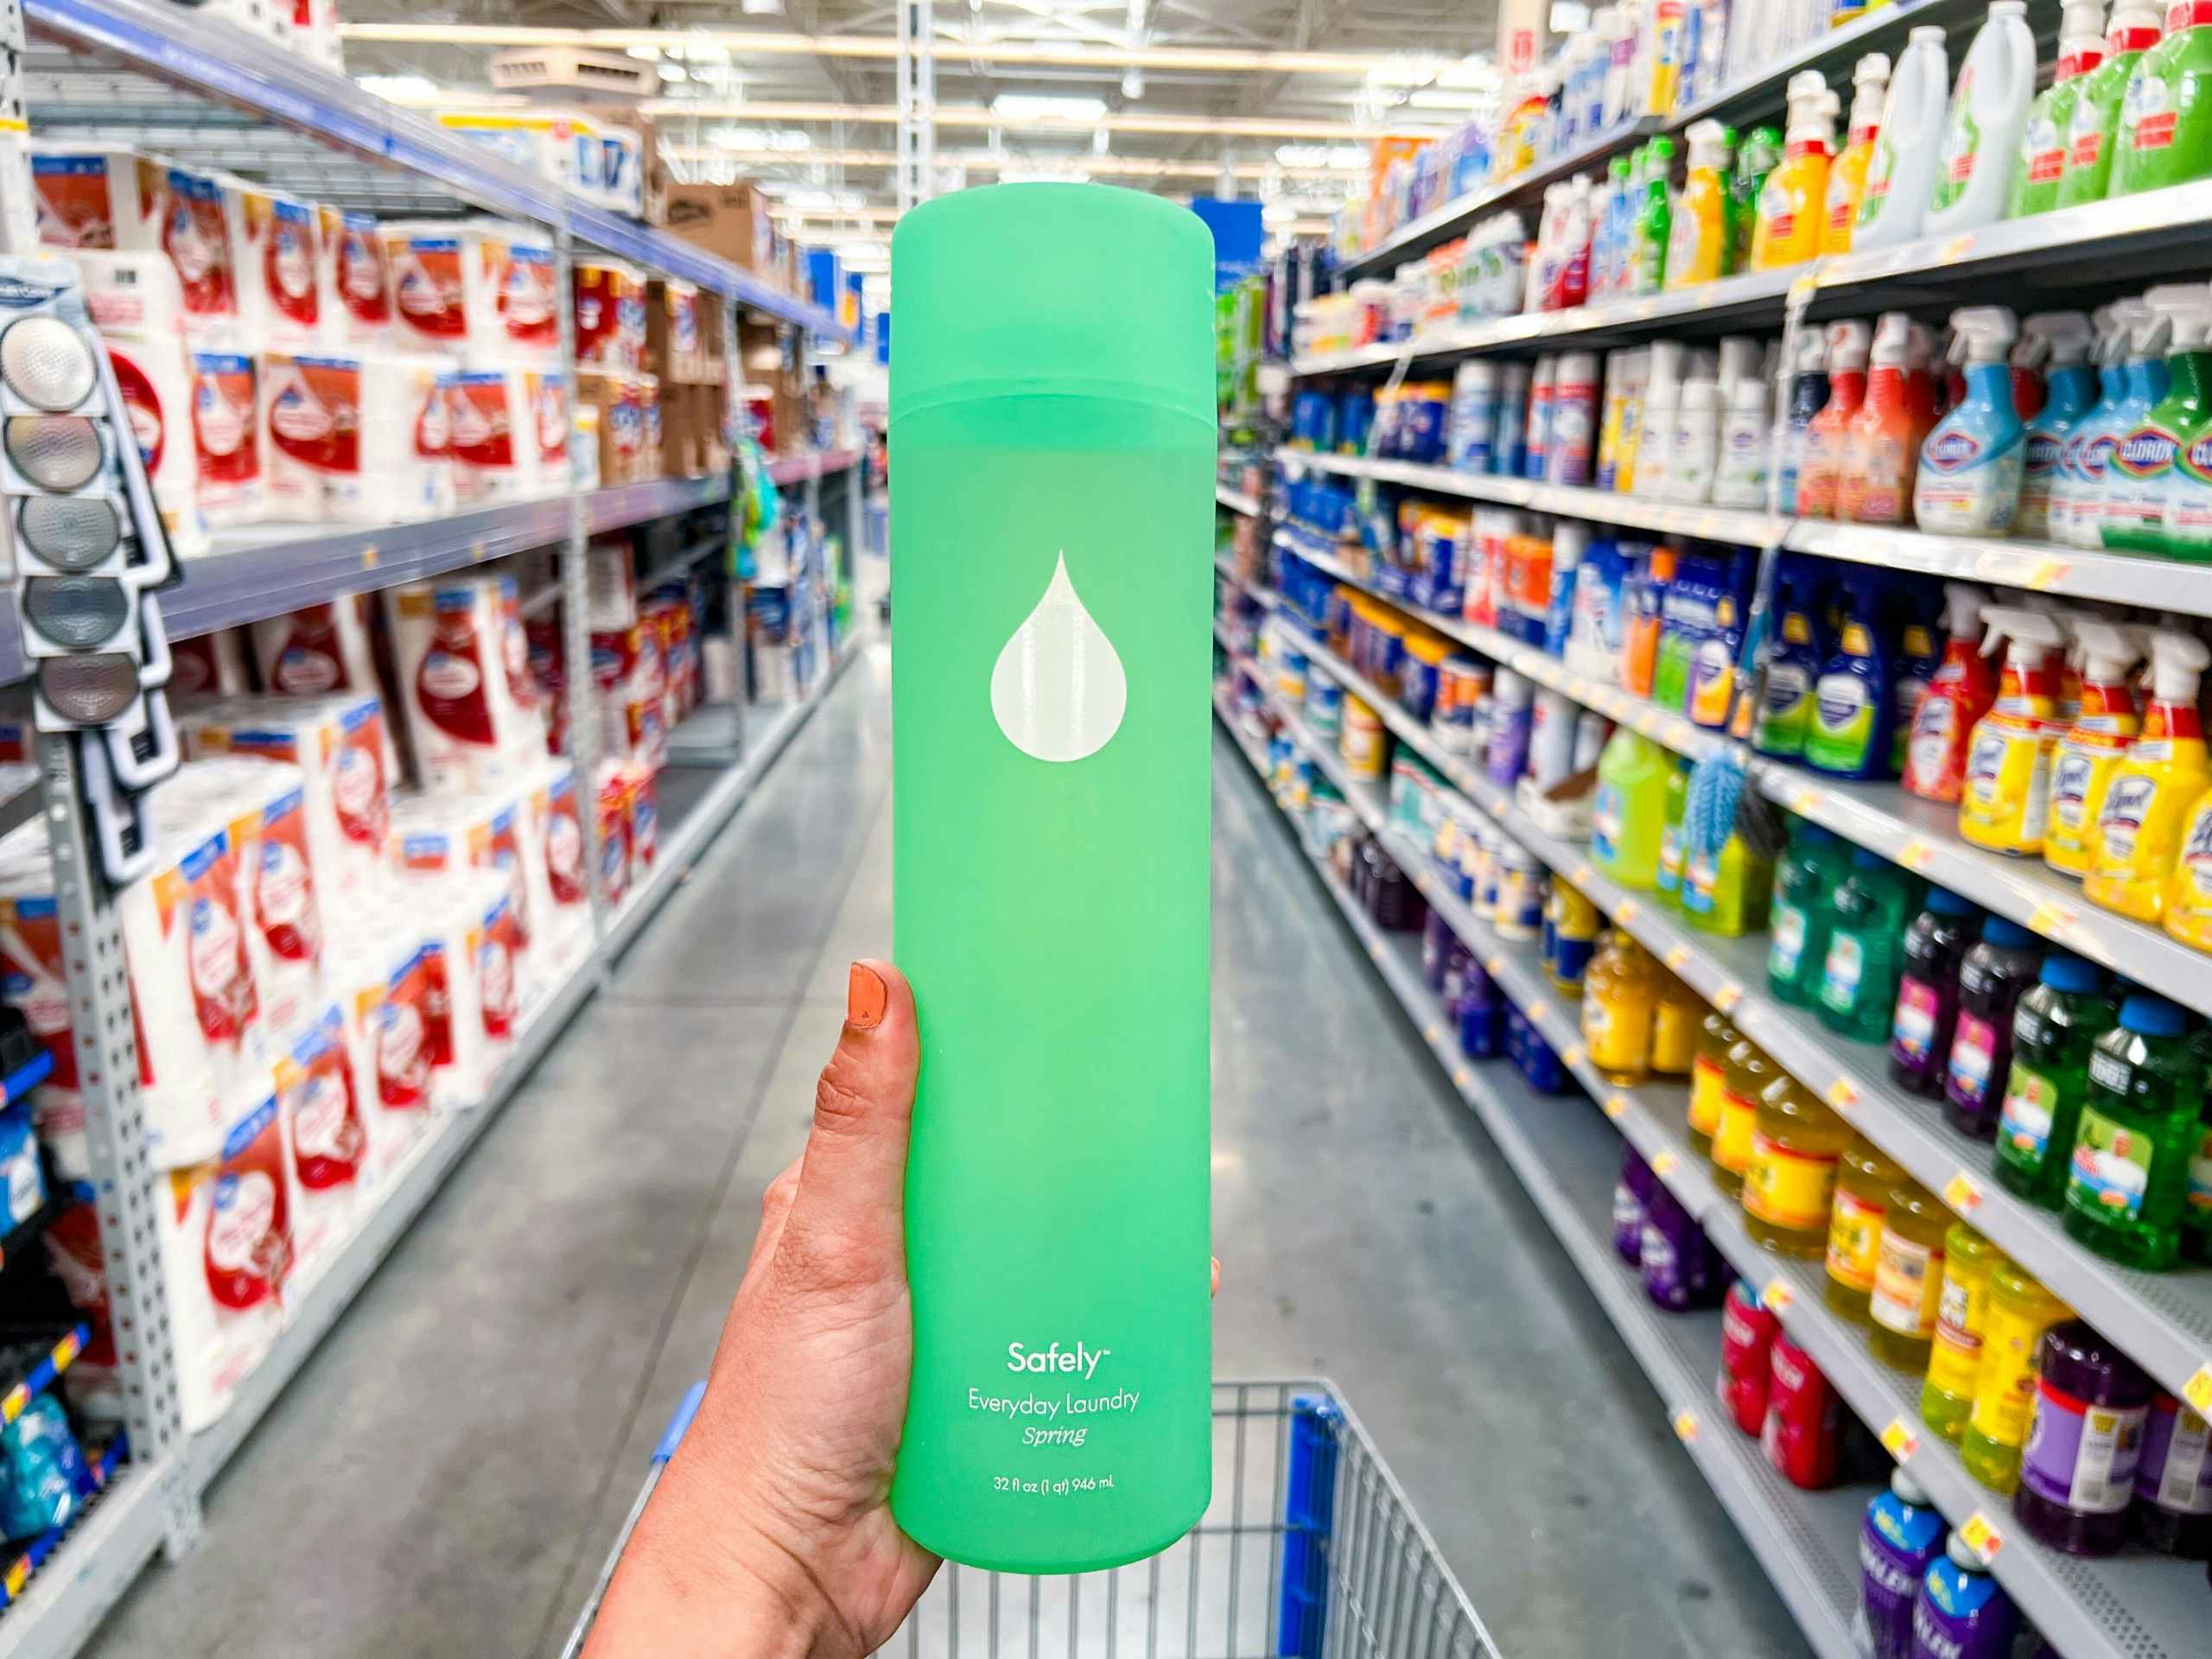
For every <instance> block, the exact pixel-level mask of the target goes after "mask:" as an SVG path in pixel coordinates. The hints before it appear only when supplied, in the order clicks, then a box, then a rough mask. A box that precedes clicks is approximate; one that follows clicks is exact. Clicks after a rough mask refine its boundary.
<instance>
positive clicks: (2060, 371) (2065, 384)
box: [2012, 311, 2097, 537]
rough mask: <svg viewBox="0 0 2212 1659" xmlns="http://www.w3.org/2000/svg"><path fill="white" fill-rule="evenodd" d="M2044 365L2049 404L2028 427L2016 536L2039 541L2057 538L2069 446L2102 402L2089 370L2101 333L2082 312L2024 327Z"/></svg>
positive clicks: (2049, 316)
mask: <svg viewBox="0 0 2212 1659" xmlns="http://www.w3.org/2000/svg"><path fill="white" fill-rule="evenodd" d="M2020 327H2021V330H2022V332H2023V334H2024V335H2025V336H2026V338H2027V340H2028V341H2029V342H2031V343H2033V344H2034V345H2036V346H2037V348H2038V351H2037V355H2038V356H2040V357H2042V358H2043V359H2044V364H2043V367H2044V403H2043V408H2042V409H2041V410H2038V411H2037V414H2036V416H2035V417H2034V418H2033V419H2032V420H2031V421H2030V422H2029V423H2028V447H2027V449H2026V452H2025V454H2024V455H2023V456H2022V460H2021V468H2020V511H2019V514H2018V517H2017V518H2014V520H2013V522H2012V529H2013V531H2015V533H2017V534H2018V535H2022V536H2033V537H2047V536H2049V535H2050V533H2051V529H2050V521H2051V498H2052V495H2053V493H2054V492H2055V491H2056V489H2057V488H2058V486H2059V482H2060V479H2061V476H2062V471H2061V463H2062V457H2063V455H2064V454H2065V451H2066V443H2067V440H2068V439H2069V437H2071V436H2072V435H2073V433H2074V431H2075V428H2077V427H2078V426H2080V425H2081V423H2082V417H2083V416H2086V415H2087V414H2088V412H2089V406H2090V404H2091V403H2092V401H2093V400H2094V398H2095V397H2096V391H2097V377H2096V373H2095V372H2094V370H2092V369H2091V368H2090V367H2089V352H2090V349H2091V348H2092V347H2093V346H2094V345H2095V344H2096V338H2097V337H2096V331H2095V329H2094V328H2093V327H2091V326H2090V322H2089V320H2088V318H2087V317H2085V316H2083V315H2082V314H2081V313H2080V312H2079V311H2055V312H2047V313H2044V315H2039V316H2033V317H2030V318H2029V319H2028V320H2027V321H2025V322H2024V323H2022V324H2021V325H2020Z"/></svg>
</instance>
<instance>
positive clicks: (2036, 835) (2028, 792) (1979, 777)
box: [1959, 605, 2066, 856]
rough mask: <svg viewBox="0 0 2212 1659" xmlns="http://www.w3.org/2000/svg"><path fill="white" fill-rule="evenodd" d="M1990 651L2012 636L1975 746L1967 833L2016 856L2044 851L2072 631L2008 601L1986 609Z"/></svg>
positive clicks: (1963, 824) (1963, 809) (1965, 812)
mask: <svg viewBox="0 0 2212 1659" xmlns="http://www.w3.org/2000/svg"><path fill="white" fill-rule="evenodd" d="M1981 614H1982V619H1983V620H1984V621H1985V622H1986V623H1987V624H1988V627H1989V638H1988V640H1987V642H1986V644H1985V645H1983V647H1982V649H1983V652H1984V653H1985V654H1986V653H1987V652H1992V651H1994V650H1995V649H1996V648H1997V645H1998V643H1999V641H2000V640H2001V641H2003V642H2005V671H2004V673H2003V674H2002V676H2001V677H1999V681H1998V690H1997V701H1996V702H1995V703H1994V704H1993V705H1992V706H1991V708H1990V710H1989V712H1988V713H1987V714H1986V715H1983V716H1982V717H1981V720H1980V722H1979V723H1978V724H1977V725H1976V726H1975V727H1974V736H1973V738H1972V739H1971V740H1970V741H1968V743H1967V777H1966V789H1965V791H1964V793H1963V794H1962V795H1961V798H1960V801H1959V833H1960V834H1961V835H1962V836H1965V837H1966V838H1967V840H1968V841H1970V842H1974V845H1975V846H1977V847H1986V848H1988V849H1991V850H1992V851H1993V852H1999V853H2011V854H2013V855H2016V856H2026V855H2034V854H2037V853H2040V852H2041V851H2042V850H2043V831H2044V823H2046V822H2048V821H2049V819H2050V752H2051V749H2052V747H2053V746H2054V745H2055V744H2056V741H2057V737H2058V728H2057V726H2056V715H2057V712H2058V700H2057V692H2058V657H2059V655H2060V654H2061V653H2062V652H2063V651H2064V650H2065V648H2066V636H2065V633H2064V632H2063V630H2062V629H2061V628H2060V626H2059V625H2058V623H2057V621H2056V619H2054V618H2052V617H2050V616H2048V615H2046V614H2045V613H2043V612H2041V611H2030V610H2024V609H2019V608H2016V607H2012V606H2005V605H1990V606H1986V607H1983V609H1982V613H1981Z"/></svg>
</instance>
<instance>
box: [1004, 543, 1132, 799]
mask: <svg viewBox="0 0 2212 1659" xmlns="http://www.w3.org/2000/svg"><path fill="white" fill-rule="evenodd" d="M1128 702H1129V683H1128V678H1127V677H1126V676H1124V675H1123V673H1122V659H1121V658H1120V657H1119V656H1118V655H1116V652H1115V650H1114V642H1113V641H1112V640H1110V639H1108V638H1107V637H1106V635H1105V632H1104V631H1103V629H1101V628H1100V627H1099V626H1098V624H1097V623H1096V622H1095V621H1093V620H1091V616H1090V612H1089V611H1087V610H1085V609H1084V605H1083V601H1082V600H1081V599H1079V598H1078V597H1077V594H1076V591H1075V584H1074V583H1073V582H1070V581H1069V580H1068V560H1067V555H1066V554H1065V553H1063V554H1061V555H1060V560H1059V563H1058V565H1057V566H1056V567H1055V568H1054V569H1053V571H1052V582H1051V583H1050V584H1049V585H1047V586H1046V589H1045V596H1044V597H1043V598H1042V599H1040V600H1039V601H1037V608H1036V609H1035V610H1033V611H1032V612H1030V613H1029V614H1028V616H1027V618H1025V619H1024V620H1023V621H1022V624H1021V626H1020V627H1018V628H1016V629H1015V630H1014V637H1013V638H1012V639H1008V640H1007V642H1006V649H1004V650H1003V651H1001V652H999V660H998V665H997V666H996V667H995V668H993V669H992V670H991V713H992V714H993V715H995V716H996V717H997V720H998V722H999V729H1000V730H1001V732H1004V733H1005V734H1006V741H1007V742H1009V743H1011V744H1013V745H1014V747H1015V748H1017V749H1020V751H1021V752H1022V753H1024V754H1026V755H1028V756H1029V757H1031V758H1032V759H1033V760H1049V761H1054V762H1065V761H1069V760H1088V759H1089V758H1090V756H1092V755H1094V754H1096V753H1098V751H1099V750H1101V749H1103V748H1104V747H1106V745H1107V744H1108V743H1109V742H1110V741H1112V740H1113V736H1114V734H1115V733H1116V732H1117V731H1119V730H1121V729H1122V714H1123V713H1124V712H1125V711H1126V710H1127V709H1128Z"/></svg>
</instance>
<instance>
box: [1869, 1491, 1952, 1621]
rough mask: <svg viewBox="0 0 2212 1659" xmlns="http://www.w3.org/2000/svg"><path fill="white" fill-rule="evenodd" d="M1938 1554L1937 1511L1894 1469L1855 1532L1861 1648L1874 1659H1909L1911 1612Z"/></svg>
mask: <svg viewBox="0 0 2212 1659" xmlns="http://www.w3.org/2000/svg"><path fill="white" fill-rule="evenodd" d="M1942 1553H1943V1516H1942V1513H1941V1512H1940V1511H1939V1510H1937V1509H1936V1506H1935V1505H1934V1504H1932V1503H1929V1501H1928V1494H1927V1493H1926V1492H1924V1491H1922V1490H1921V1488H1920V1483H1919V1482H1917V1481H1916V1480H1915V1479H1913V1478H1912V1477H1911V1476H1910V1475H1908V1474H1907V1473H1905V1471H1904V1470H1902V1469H1899V1470H1897V1471H1896V1472H1894V1473H1893V1474H1891V1477H1890V1490H1889V1491H1886V1492H1884V1493H1883V1494H1882V1495H1881V1496H1880V1497H1877V1498H1876V1499H1875V1500H1874V1501H1873V1502H1872V1503H1869V1504H1868V1505H1867V1506H1866V1523H1865V1524H1864V1525H1863V1526H1861V1527H1860V1528H1859V1618H1860V1620H1861V1622H1862V1623H1863V1624H1864V1626H1865V1640H1864V1641H1863V1642H1862V1643H1861V1644H1860V1646H1861V1649H1862V1650H1863V1651H1866V1652H1869V1653H1871V1654H1872V1656H1873V1659H1912V1610H1913V1607H1914V1605H1915V1604H1916V1603H1917V1602H1918V1600H1919V1599H1920V1586H1921V1582H1922V1580H1924V1579H1926V1578H1927V1576H1928V1569H1929V1567H1933V1566H1934V1565H1935V1564H1936V1560H1937V1558H1938V1557H1940V1556H1941V1555H1942Z"/></svg>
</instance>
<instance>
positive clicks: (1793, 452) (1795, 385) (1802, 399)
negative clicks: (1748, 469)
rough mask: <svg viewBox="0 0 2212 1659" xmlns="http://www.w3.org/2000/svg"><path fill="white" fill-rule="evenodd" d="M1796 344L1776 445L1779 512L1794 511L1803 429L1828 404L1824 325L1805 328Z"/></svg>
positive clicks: (1792, 514) (1788, 513) (1801, 463)
mask: <svg viewBox="0 0 2212 1659" xmlns="http://www.w3.org/2000/svg"><path fill="white" fill-rule="evenodd" d="M1802 332H1803V338H1802V339H1801V340H1799V341H1798V343H1797V362H1796V368H1795V370H1794V372H1792V373H1791V375H1790V377H1789V408H1788V409H1787V410H1785V411H1784V412H1783V421H1782V438H1781V442H1779V443H1777V445H1776V446H1775V456H1776V460H1777V463H1778V465H1777V467H1776V468H1775V471H1776V472H1777V474H1778V475H1779V477H1780V480H1781V486H1782V511H1783V514H1784V516H1786V517H1795V516H1796V512H1797V474H1798V473H1799V471H1800V470H1801V469H1802V467H1803V466H1804V462H1805V431H1806V429H1807V428H1808V427H1809V426H1811V425H1812V423H1813V416H1815V415H1817V414H1819V413H1820V412H1821V410H1824V409H1826V408H1827V406H1828V343H1827V330H1826V329H1825V328H1808V329H1805V330H1803V331H1802Z"/></svg>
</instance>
